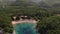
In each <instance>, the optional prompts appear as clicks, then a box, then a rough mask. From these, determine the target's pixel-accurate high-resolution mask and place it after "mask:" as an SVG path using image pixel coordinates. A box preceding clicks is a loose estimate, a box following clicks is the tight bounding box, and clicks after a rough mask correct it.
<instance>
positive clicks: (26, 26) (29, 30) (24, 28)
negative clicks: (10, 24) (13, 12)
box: [14, 23, 37, 34]
mask: <svg viewBox="0 0 60 34" xmlns="http://www.w3.org/2000/svg"><path fill="white" fill-rule="evenodd" d="M35 27H36V25H35V24H32V23H21V24H16V25H14V29H15V32H16V34H37V31H36V29H35Z"/></svg>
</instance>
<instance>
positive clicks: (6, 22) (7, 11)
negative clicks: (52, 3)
mask: <svg viewBox="0 0 60 34" xmlns="http://www.w3.org/2000/svg"><path fill="white" fill-rule="evenodd" d="M13 14H26V15H30V16H31V17H32V18H34V17H36V18H37V19H39V20H40V21H39V22H38V23H37V24H38V25H37V30H38V32H39V33H41V34H42V33H46V34H60V8H42V7H41V6H40V5H37V4H35V3H33V4H32V3H31V4H30V3H29V2H28V3H26V2H25V3H24V2H18V3H17V4H15V3H12V4H11V5H10V6H6V7H5V8H3V7H1V8H0V30H1V29H4V31H5V33H6V34H8V33H12V32H13V27H12V24H11V15H13ZM41 31H42V32H41Z"/></svg>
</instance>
